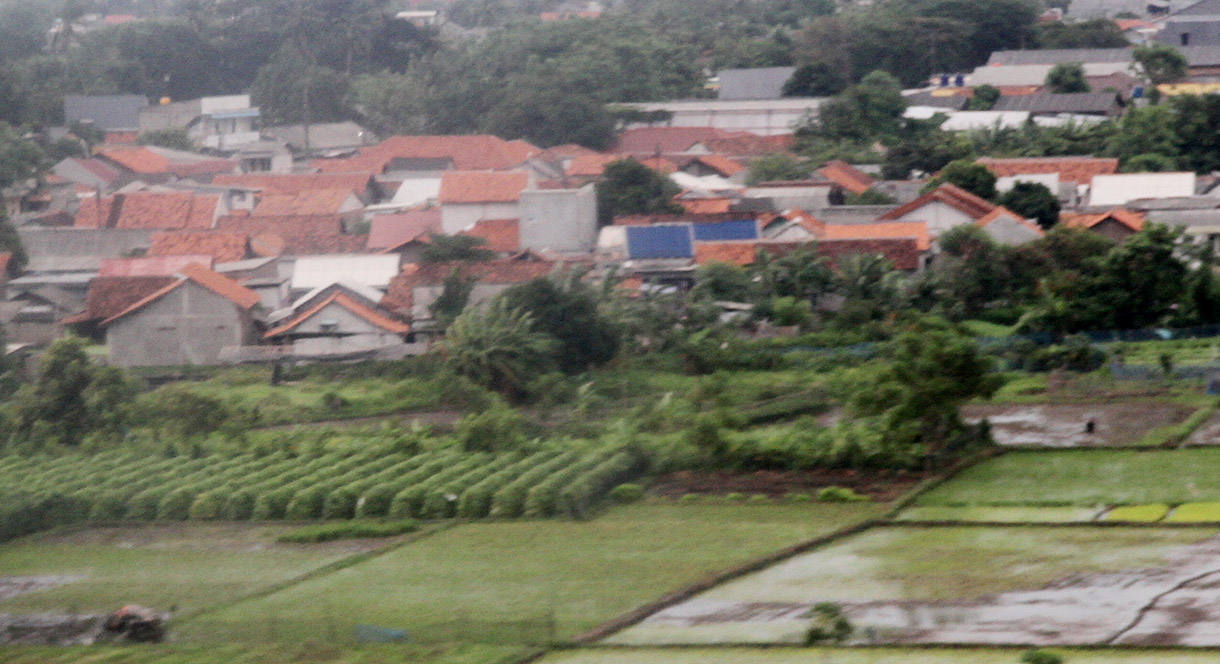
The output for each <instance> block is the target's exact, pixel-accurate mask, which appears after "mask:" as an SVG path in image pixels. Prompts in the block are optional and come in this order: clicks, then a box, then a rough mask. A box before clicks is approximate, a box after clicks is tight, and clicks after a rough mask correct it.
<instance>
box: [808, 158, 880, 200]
mask: <svg viewBox="0 0 1220 664" xmlns="http://www.w3.org/2000/svg"><path fill="white" fill-rule="evenodd" d="M818 174H819V175H821V176H822V177H824V178H826V179H827V180H830V181H831V182H833V183H835V184H837V185H839V186H840V187H842V188H843V189H845V190H847V191H850V192H851V193H853V194H863V193H864V192H866V191H868V190H869V189H872V188H873V185H875V184H877V180H876V179H874V178H873V176H871V175H869V174H868V173H865V172H864V171H862V170H860V169H858V168H856V167H855V166H852V165H851V164H849V163H847V162H845V161H840V160H837V159H836V160H834V161H828V162H826V165H825V166H823V167H821V168H819V169H818Z"/></svg>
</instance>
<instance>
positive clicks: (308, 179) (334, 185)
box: [212, 171, 373, 196]
mask: <svg viewBox="0 0 1220 664" xmlns="http://www.w3.org/2000/svg"><path fill="white" fill-rule="evenodd" d="M372 182H373V174H372V173H371V172H368V171H364V172H361V173H285V174H268V173H247V174H244V175H217V176H216V177H215V178H213V179H212V184H214V185H220V186H224V187H247V188H250V189H262V190H263V191H264V192H276V193H281V194H299V193H304V192H309V191H316V190H319V189H347V190H348V191H354V192H356V195H357V196H364V195H365V194H366V193H368V190H369V185H370V184H372Z"/></svg>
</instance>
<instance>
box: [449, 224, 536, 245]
mask: <svg viewBox="0 0 1220 664" xmlns="http://www.w3.org/2000/svg"><path fill="white" fill-rule="evenodd" d="M458 235H466V236H469V237H481V238H483V239H484V240H486V241H487V244H485V245H483V247H484V248H485V249H489V250H491V251H495V252H499V253H508V252H513V251H518V250H519V249H521V222H520V220H518V219H484V220H483V221H480V222H476V223H475V225H474V227H473V228H469V229H467V230H464V231H462V232H460V233H458Z"/></svg>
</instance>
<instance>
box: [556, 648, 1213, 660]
mask: <svg viewBox="0 0 1220 664" xmlns="http://www.w3.org/2000/svg"><path fill="white" fill-rule="evenodd" d="M1054 652H1056V653H1059V654H1061V655H1063V656H1064V660H1065V662H1067V664H1213V663H1214V662H1216V661H1217V659H1220V653H1217V652H1215V651H1211V652H1166V651H1160V650H1154V651H1149V650H1143V651H1140V650H1103V651H1097V650H1071V649H1057V650H1054ZM1022 653H1023V651H1022V650H1020V649H1005V648H960V649H959V648H953V649H949V648H914V649H912V648H728V649H724V648H721V649H716V648H622V649H617V648H616V649H610V648H606V649H586V650H567V651H562V652H555V653H552V654H550V655H547V656H546V657H545V658H543V659H542V660H540V664H709V663H712V662H714V663H715V664H1017V663H1018V662H1019V661H1020V659H1021V655H1022Z"/></svg>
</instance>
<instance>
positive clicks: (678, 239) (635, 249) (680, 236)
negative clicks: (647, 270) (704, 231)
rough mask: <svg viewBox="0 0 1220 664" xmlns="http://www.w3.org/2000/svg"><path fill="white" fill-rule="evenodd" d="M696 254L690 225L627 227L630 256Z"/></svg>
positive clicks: (682, 255)
mask: <svg viewBox="0 0 1220 664" xmlns="http://www.w3.org/2000/svg"><path fill="white" fill-rule="evenodd" d="M694 255H695V250H694V241H693V238H692V233H691V227H690V226H689V225H686V224H677V225H672V226H668V225H665V226H660V225H658V226H628V227H627V256H628V257H629V258H633V259H635V258H690V257H692V256H694Z"/></svg>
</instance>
